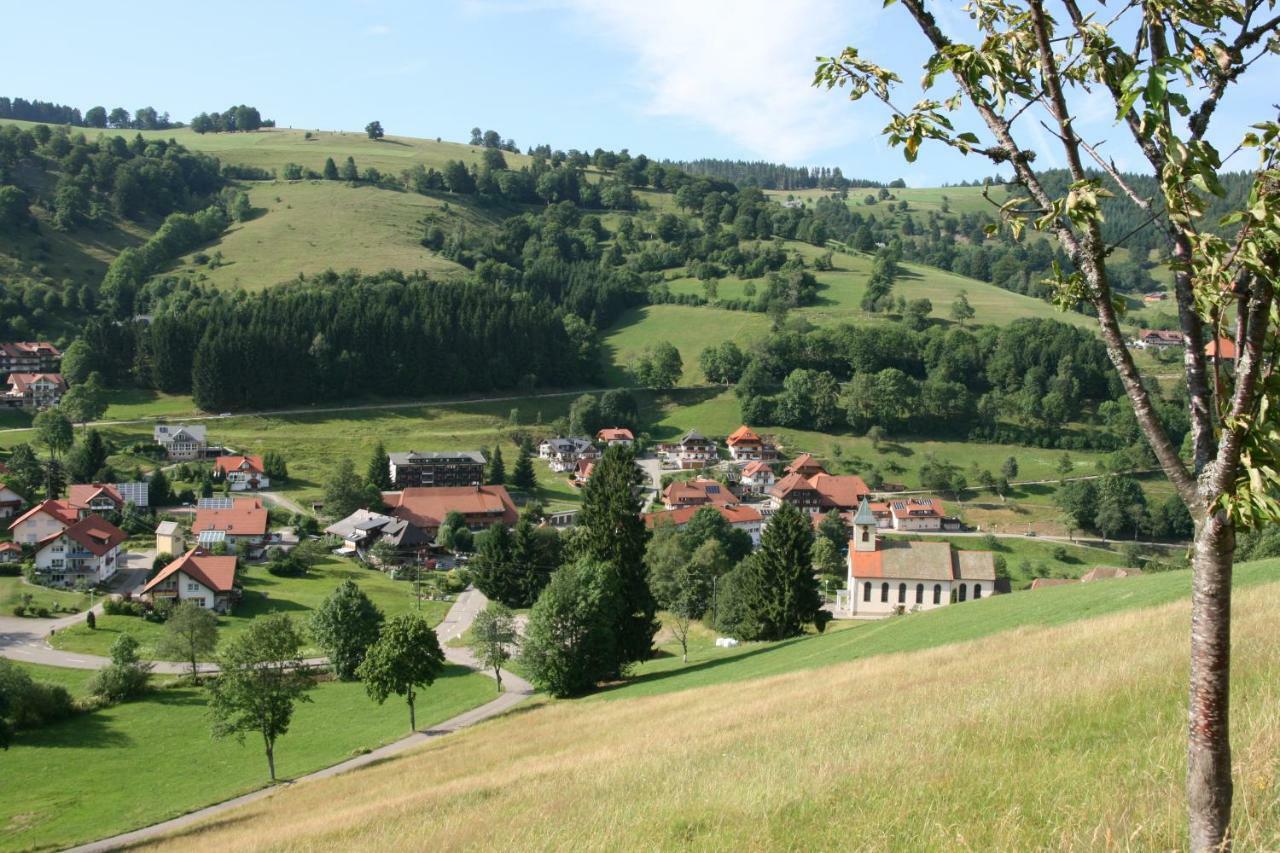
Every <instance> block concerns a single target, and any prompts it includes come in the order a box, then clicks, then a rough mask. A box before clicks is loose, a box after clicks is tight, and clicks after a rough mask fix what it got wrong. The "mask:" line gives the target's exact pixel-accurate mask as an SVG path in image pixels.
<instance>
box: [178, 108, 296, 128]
mask: <svg viewBox="0 0 1280 853" xmlns="http://www.w3.org/2000/svg"><path fill="white" fill-rule="evenodd" d="M275 126H276V122H275V119H264V118H263V117H262V113H261V112H259V111H258V108H257V107H251V106H249V105H247V104H237V105H236V106H233V107H227V108H226V109H225V110H223V111H222V112H216V111H215V112H211V113H200V115H198V116H196V117H195V118H193V119H191V129H192V130H194V131H195V132H196V133H233V132H235V131H237V130H238V131H243V132H247V131H251V130H258V129H259V128H263V127H275Z"/></svg>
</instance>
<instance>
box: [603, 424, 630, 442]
mask: <svg viewBox="0 0 1280 853" xmlns="http://www.w3.org/2000/svg"><path fill="white" fill-rule="evenodd" d="M596 439H597V440H598V441H635V440H636V437H635V435H634V434H632V432H631V430H629V429H627V428H626V427H608V428H606V429H602V430H600V431H599V432H598V433H596Z"/></svg>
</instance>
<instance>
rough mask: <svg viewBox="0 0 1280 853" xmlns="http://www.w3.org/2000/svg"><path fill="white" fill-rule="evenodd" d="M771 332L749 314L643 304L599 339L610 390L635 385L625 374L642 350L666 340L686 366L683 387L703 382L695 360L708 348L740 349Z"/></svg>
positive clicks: (763, 319) (760, 317) (766, 320)
mask: <svg viewBox="0 0 1280 853" xmlns="http://www.w3.org/2000/svg"><path fill="white" fill-rule="evenodd" d="M768 332H769V318H768V317H766V316H765V315H764V314H757V313H754V312H751V311H726V310H724V309H720V308H708V307H701V306H691V305H646V306H643V307H640V308H631V309H628V310H627V311H625V312H623V314H622V316H621V317H619V318H618V321H617V322H616V323H614V324H613V327H612V328H611V329H609V330H608V331H607V332H606V333H605V334H604V336H603V342H602V343H603V346H602V347H601V355H602V359H603V362H604V370H605V378H606V379H607V380H608V384H610V385H633V384H635V382H634V380H633V379H631V377H630V375H629V373H628V369H629V368H630V366H631V365H632V363H633V362H634V361H635V359H636V357H637V356H639V355H640V354H641V353H643V352H644V351H645V349H647V348H649V347H652V346H654V345H655V344H658V343H660V342H662V341H666V342H668V343H670V344H671V345H673V346H674V347H675V348H676V349H678V350H679V351H680V358H681V359H682V360H683V361H684V375H683V376H682V377H681V379H680V384H681V385H686V386H687V385H701V384H703V383H704V382H706V377H705V376H703V375H702V370H701V368H699V367H698V355H699V354H700V353H701V352H702V351H703V350H704V349H706V348H707V347H708V346H710V345H713V344H718V343H720V342H722V341H727V340H732V341H736V342H737V343H738V344H739V345H740V346H742V347H743V348H744V349H745V348H746V347H747V346H748V345H749V344H750V343H751V342H752V341H755V340H759V339H761V338H764V337H765V336H766V335H767V334H768Z"/></svg>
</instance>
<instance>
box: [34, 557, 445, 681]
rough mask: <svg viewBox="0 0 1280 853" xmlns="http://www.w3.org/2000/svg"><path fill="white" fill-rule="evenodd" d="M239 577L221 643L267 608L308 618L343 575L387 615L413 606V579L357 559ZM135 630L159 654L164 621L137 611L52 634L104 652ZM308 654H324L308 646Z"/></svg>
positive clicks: (436, 605) (435, 615) (63, 644)
mask: <svg viewBox="0 0 1280 853" xmlns="http://www.w3.org/2000/svg"><path fill="white" fill-rule="evenodd" d="M240 580H241V582H242V583H243V584H244V599H243V601H241V602H240V605H239V606H238V607H236V610H235V613H233V614H232V615H230V616H220V617H218V636H219V639H220V640H221V641H222V642H226V641H227V640H229V639H231V638H232V637H234V636H236V635H237V634H240V633H241V632H243V631H244V630H245V629H246V628H248V627H249V624H250V623H251V622H252V621H253V620H254V619H255V618H257V617H258V616H262V615H264V614H267V613H273V612H274V613H285V614H287V615H289V616H292V617H294V618H295V619H297V620H299V621H303V622H305V620H306V619H308V618H310V616H311V613H312V611H314V610H315V608H316V607H318V606H319V605H320V602H322V601H323V600H324V599H325V598H326V597H327V596H328V595H329V594H330V593H332V592H333V590H334V589H335V588H337V586H338V585H339V584H340V583H342V582H343V581H345V580H353V581H355V582H356V583H357V584H359V586H360V589H362V590H363V591H364V593H365V594H366V595H368V596H369V598H370V599H372V601H373V603H374V604H376V605H377V606H378V607H379V608H380V609H381V610H382V612H383V613H384V614H386V615H387V616H388V617H390V616H396V615H398V614H400V613H407V612H408V611H409V610H412V609H413V608H414V599H413V584H412V583H411V582H409V581H393V580H391V579H390V578H389V577H388V576H387V575H385V574H383V573H382V572H379V571H375V570H373V569H369V568H365V567H363V566H360V565H357V564H356V563H355V562H353V561H350V560H346V559H343V558H341V557H333V558H330V559H328V560H325V561H324V562H322V563H318V564H317V565H315V566H313V567H312V569H311V572H310V574H309V575H308V576H307V577H305V578H280V577H275V576H274V575H271V574H269V573H268V572H267V570H266V567H265V566H263V565H261V564H257V565H255V564H242V565H241V567H240ZM448 610H449V603H448V602H444V601H424V602H423V604H422V613H423V615H424V616H425V617H426V618H427V620H428V621H429V622H430V623H431V624H432V625H435V624H437V623H439V622H440V620H442V619H443V618H444V615H445V613H447V612H448ZM124 633H127V634H132V635H133V636H134V637H135V638H136V639H137V640H138V641H139V642H140V643H141V644H142V648H141V649H140V650H139V654H141V655H142V657H145V658H150V657H154V656H155V645H156V643H157V641H159V639H160V637H161V636H163V634H164V626H163V625H160V624H157V623H155V622H148V621H147V620H145V619H141V618H139V617H137V616H105V615H104V616H101V617H99V619H98V627H97V628H96V629H95V630H89V628H88V627H87V626H85V625H83V624H81V625H76V626H73V627H71V628H65V629H63V630H61V631H59V632H58V633H57V634H55V635H54V636H53V638H52V639H51V641H50V642H51V643H52V645H53V646H54V648H58V649H63V650H65V651H74V652H85V653H87V654H95V655H106V654H107V653H108V652H109V651H110V649H111V644H112V643H113V642H115V639H116V637H118V636H119V635H120V634H124ZM307 653H308V654H316V655H318V654H320V650H319V649H317V648H314V647H309V648H308V650H307Z"/></svg>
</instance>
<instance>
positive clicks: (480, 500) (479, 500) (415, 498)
mask: <svg viewBox="0 0 1280 853" xmlns="http://www.w3.org/2000/svg"><path fill="white" fill-rule="evenodd" d="M382 498H383V501H384V502H385V503H386V504H387V506H388V507H390V511H389V515H391V516H393V517H395V518H399V519H402V520H404V521H407V522H409V523H410V524H412V525H413V526H415V527H417V528H418V529H419V530H421V531H422V532H423V533H426V534H427V535H429V536H431V537H432V538H434V537H435V535H436V531H437V530H439V528H440V525H441V524H442V523H444V519H445V516H447V515H448V514H449V513H451V512H458V513H461V514H462V517H463V518H465V519H466V522H467V527H469V528H471V529H472V530H484V529H485V528H487V527H489V526H490V525H492V524H495V523H498V524H505V525H507V526H509V527H510V526H512V525H514V524H515V523H516V522H517V521H518V520H519V513H518V512H517V511H516V505H515V503H514V502H513V501H512V500H511V495H509V494H508V493H507V490H506V488H505V487H503V486H435V487H414V488H408V489H404V490H402V491H399V492H383V493H382Z"/></svg>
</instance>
